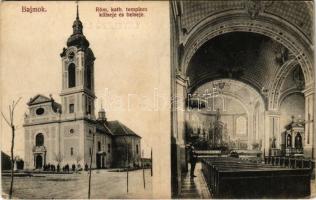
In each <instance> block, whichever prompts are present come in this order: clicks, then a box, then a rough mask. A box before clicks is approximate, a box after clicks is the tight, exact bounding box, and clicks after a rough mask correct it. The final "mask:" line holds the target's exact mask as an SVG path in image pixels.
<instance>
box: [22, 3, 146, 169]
mask: <svg viewBox="0 0 316 200" xmlns="http://www.w3.org/2000/svg"><path fill="white" fill-rule="evenodd" d="M72 28H73V33H72V35H71V36H70V37H69V38H68V40H67V48H63V51H62V53H61V54H60V57H61V61H62V62H61V63H62V75H61V78H62V88H61V92H60V98H61V104H60V103H57V102H56V101H55V100H54V98H53V97H52V96H51V95H50V96H49V97H46V96H43V95H40V94H39V95H36V96H35V97H33V98H30V100H29V102H28V103H27V105H28V110H29V112H28V114H25V119H24V129H25V158H24V159H25V168H26V169H42V168H43V167H44V165H48V164H50V165H55V166H56V165H58V164H59V165H60V167H63V166H65V165H67V164H68V165H70V166H71V165H73V164H75V165H76V166H78V165H80V166H81V167H83V166H85V165H86V164H89V163H90V160H91V155H92V168H110V167H126V166H127V163H128V166H130V167H135V166H139V165H140V161H141V146H140V140H141V137H140V136H139V135H137V134H136V133H134V132H133V131H132V130H131V129H129V128H128V127H126V126H125V125H124V124H122V123H121V122H119V121H108V120H107V118H106V113H105V110H104V109H103V108H101V110H100V111H99V112H98V116H97V117H96V116H95V104H94V102H95V99H96V96H95V85H94V73H95V72H94V60H95V57H94V54H93V51H92V50H91V49H90V48H89V41H88V40H87V39H86V37H85V36H84V34H83V25H82V22H81V21H80V19H79V13H78V6H77V16H76V19H75V21H74V23H73V25H72Z"/></svg>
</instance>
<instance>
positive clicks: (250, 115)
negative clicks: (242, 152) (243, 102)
mask: <svg viewBox="0 0 316 200" xmlns="http://www.w3.org/2000/svg"><path fill="white" fill-rule="evenodd" d="M253 114H254V109H253V108H250V109H249V113H248V117H247V128H248V130H247V136H248V144H247V146H248V149H252V144H253V143H254V136H253V133H254V126H253V123H254V117H253V116H254V115H253Z"/></svg>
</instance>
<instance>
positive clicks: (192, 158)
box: [190, 144, 197, 178]
mask: <svg viewBox="0 0 316 200" xmlns="http://www.w3.org/2000/svg"><path fill="white" fill-rule="evenodd" d="M196 161H197V155H196V153H195V151H194V146H193V145H192V144H191V146H190V163H191V169H190V177H191V178H194V177H196V176H195V175H194V169H195V165H196Z"/></svg>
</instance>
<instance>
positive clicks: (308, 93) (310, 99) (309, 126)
mask: <svg viewBox="0 0 316 200" xmlns="http://www.w3.org/2000/svg"><path fill="white" fill-rule="evenodd" d="M303 93H304V96H305V133H304V143H303V148H304V156H305V157H310V158H315V147H314V145H315V137H314V95H315V88H314V86H313V85H310V86H308V87H306V89H305V90H304V91H303Z"/></svg>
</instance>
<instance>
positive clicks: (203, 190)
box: [179, 163, 211, 199]
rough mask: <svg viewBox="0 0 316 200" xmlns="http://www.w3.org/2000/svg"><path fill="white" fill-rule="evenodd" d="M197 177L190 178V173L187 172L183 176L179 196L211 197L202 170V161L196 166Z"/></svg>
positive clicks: (193, 197)
mask: <svg viewBox="0 0 316 200" xmlns="http://www.w3.org/2000/svg"><path fill="white" fill-rule="evenodd" d="M195 175H196V177H195V178H193V179H192V178H190V173H189V172H188V173H186V174H185V175H184V176H183V178H182V187H181V194H180V195H179V198H186V199H188V198H189V199H209V198H211V195H210V192H209V191H208V188H207V185H206V183H205V180H204V177H203V174H202V171H201V163H197V164H196V167H195Z"/></svg>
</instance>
